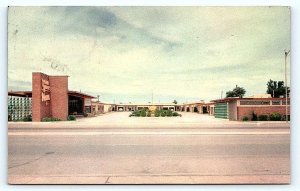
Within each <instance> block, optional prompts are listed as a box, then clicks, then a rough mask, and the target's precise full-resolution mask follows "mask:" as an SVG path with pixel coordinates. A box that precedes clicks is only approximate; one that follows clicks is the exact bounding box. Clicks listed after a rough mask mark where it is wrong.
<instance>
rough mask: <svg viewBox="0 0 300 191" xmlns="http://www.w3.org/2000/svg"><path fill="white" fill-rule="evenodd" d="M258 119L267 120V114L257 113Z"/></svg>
mask: <svg viewBox="0 0 300 191" xmlns="http://www.w3.org/2000/svg"><path fill="white" fill-rule="evenodd" d="M258 120H259V121H268V116H267V115H259V116H258Z"/></svg>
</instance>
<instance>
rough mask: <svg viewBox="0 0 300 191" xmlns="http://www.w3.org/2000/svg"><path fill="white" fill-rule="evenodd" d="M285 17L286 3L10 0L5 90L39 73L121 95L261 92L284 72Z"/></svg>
mask: <svg viewBox="0 0 300 191" xmlns="http://www.w3.org/2000/svg"><path fill="white" fill-rule="evenodd" d="M289 14H290V10H289V9H288V8H287V7H10V9H9V48H8V50H9V55H8V58H9V68H8V70H9V73H8V74H9V80H8V85H9V89H10V88H14V89H15V88H18V89H26V88H31V87H30V86H29V85H28V84H29V83H20V82H22V81H25V82H31V73H32V72H34V71H42V72H45V73H47V74H50V75H51V74H53V75H61V74H67V75H69V76H70V79H69V88H70V89H75V90H79V89H81V90H82V91H86V92H93V93H97V94H98V93H99V94H101V93H103V94H107V95H109V96H111V97H118V96H117V94H119V95H123V98H122V100H123V102H124V101H126V99H131V101H134V100H132V99H133V98H132V96H130V95H141V96H143V95H144V94H147V95H148V94H151V93H152V92H155V94H157V95H166V98H165V99H170V101H172V100H173V97H182V99H184V97H189V98H191V99H200V98H201V99H206V100H210V99H214V98H218V97H219V96H220V92H221V91H222V90H224V92H225V91H227V90H230V89H232V88H233V87H234V86H235V85H236V84H238V85H239V86H242V87H245V88H246V90H247V94H248V95H251V94H256V93H263V92H265V89H266V86H265V84H266V82H267V81H268V79H270V78H272V79H274V80H283V77H284V73H283V71H284V70H283V69H284V68H283V64H284V57H283V49H285V48H287V49H289V48H290V15H289ZM224 94H225V93H224ZM103 99H105V100H107V101H112V100H113V98H110V97H104V98H103ZM118 99H121V98H120V97H118ZM134 99H139V100H140V98H138V97H135V98H134Z"/></svg>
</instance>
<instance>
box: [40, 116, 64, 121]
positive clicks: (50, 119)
mask: <svg viewBox="0 0 300 191" xmlns="http://www.w3.org/2000/svg"><path fill="white" fill-rule="evenodd" d="M42 121H43V122H50V121H61V119H58V118H54V117H45V118H43V119H42Z"/></svg>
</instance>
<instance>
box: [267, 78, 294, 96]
mask: <svg viewBox="0 0 300 191" xmlns="http://www.w3.org/2000/svg"><path fill="white" fill-rule="evenodd" d="M287 92H288V94H289V93H290V88H289V87H287ZM267 94H271V95H272V97H280V96H283V97H285V86H284V82H283V81H273V80H271V79H270V80H269V81H268V83H267Z"/></svg>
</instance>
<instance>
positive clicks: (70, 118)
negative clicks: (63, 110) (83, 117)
mask: <svg viewBox="0 0 300 191" xmlns="http://www.w3.org/2000/svg"><path fill="white" fill-rule="evenodd" d="M68 121H76V116H75V115H69V116H68Z"/></svg>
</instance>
